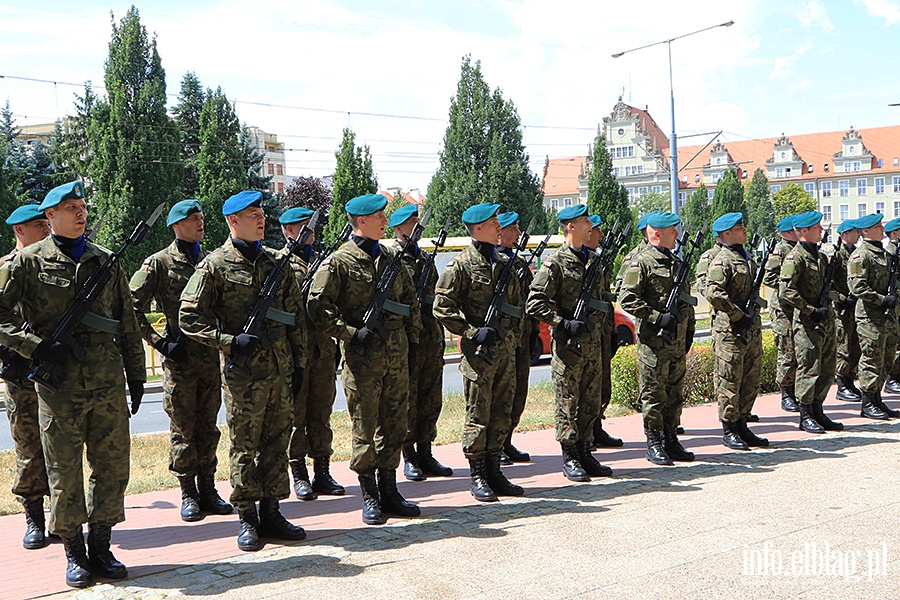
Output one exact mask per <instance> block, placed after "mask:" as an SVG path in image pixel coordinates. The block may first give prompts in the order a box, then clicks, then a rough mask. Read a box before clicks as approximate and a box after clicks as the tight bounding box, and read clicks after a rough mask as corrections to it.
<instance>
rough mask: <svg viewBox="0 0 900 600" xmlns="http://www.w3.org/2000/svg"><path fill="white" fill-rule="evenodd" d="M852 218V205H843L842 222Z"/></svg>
mask: <svg viewBox="0 0 900 600" xmlns="http://www.w3.org/2000/svg"><path fill="white" fill-rule="evenodd" d="M849 218H850V205H849V204H841V221H846V220H847V219H849Z"/></svg>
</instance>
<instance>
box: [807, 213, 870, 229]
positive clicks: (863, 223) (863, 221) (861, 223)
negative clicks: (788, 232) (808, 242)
mask: <svg viewBox="0 0 900 600" xmlns="http://www.w3.org/2000/svg"><path fill="white" fill-rule="evenodd" d="M819 216H821V215H819ZM883 218H884V215H883V214H881V213H873V214H871V215H866V216H864V217H860V218H858V219H856V227H857V229H867V228H869V227H874V226H875V225H878V224H879V223H881V220H882V219H883ZM795 227H799V226H798V225H795ZM803 227H809V225H803ZM885 229H887V228H885Z"/></svg>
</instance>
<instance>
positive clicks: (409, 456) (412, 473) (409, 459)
mask: <svg viewBox="0 0 900 600" xmlns="http://www.w3.org/2000/svg"><path fill="white" fill-rule="evenodd" d="M403 476H404V477H406V478H407V479H409V480H410V481H425V479H426V477H425V473H423V472H422V467H420V466H419V455H418V453H416V449H415V447H414V446H413V445H412V444H409V445H408V446H407V445H404V446H403Z"/></svg>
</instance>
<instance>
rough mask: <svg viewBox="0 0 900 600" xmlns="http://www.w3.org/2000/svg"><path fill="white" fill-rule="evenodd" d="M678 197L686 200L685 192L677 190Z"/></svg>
mask: <svg viewBox="0 0 900 600" xmlns="http://www.w3.org/2000/svg"><path fill="white" fill-rule="evenodd" d="M678 199H679V200H680V201H681V202H684V201H686V200H687V192H678Z"/></svg>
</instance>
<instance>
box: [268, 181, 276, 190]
mask: <svg viewBox="0 0 900 600" xmlns="http://www.w3.org/2000/svg"><path fill="white" fill-rule="evenodd" d="M269 191H270V192H274V191H275V182H274V181H273V182H272V183H270V184H269Z"/></svg>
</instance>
